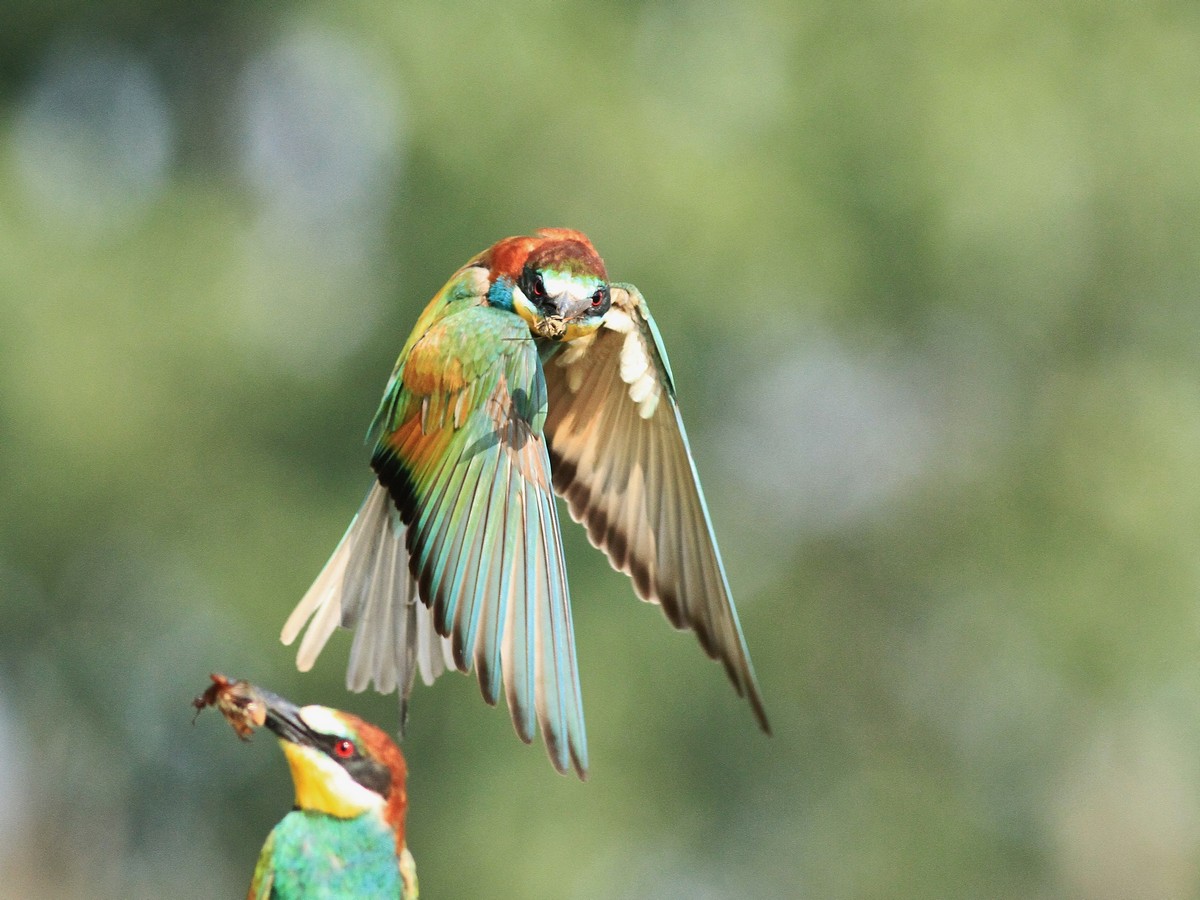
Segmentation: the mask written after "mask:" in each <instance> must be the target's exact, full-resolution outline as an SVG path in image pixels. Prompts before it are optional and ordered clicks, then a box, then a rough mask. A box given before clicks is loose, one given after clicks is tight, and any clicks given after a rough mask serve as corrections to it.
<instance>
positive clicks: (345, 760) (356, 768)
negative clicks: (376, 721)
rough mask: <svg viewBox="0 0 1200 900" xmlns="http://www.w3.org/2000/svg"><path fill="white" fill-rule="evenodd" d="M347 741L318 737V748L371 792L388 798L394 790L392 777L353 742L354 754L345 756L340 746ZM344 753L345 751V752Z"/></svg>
mask: <svg viewBox="0 0 1200 900" xmlns="http://www.w3.org/2000/svg"><path fill="white" fill-rule="evenodd" d="M345 740H346V739H345V738H343V737H339V736H338V735H335V734H319V735H316V743H317V746H318V747H320V749H321V750H322V751H323V752H324V753H325V755H326V756H328V757H329V758H330V759H332V760H333V761H334V762H335V763H337V764H338V765H339V766H341V767H342V768H343V769H345V770H346V771H347V772H349V773H350V777H351V778H353V779H354V780H355V781H357V782H358V783H359V784H361V785H362V786H363V787H365V788H366V789H367V790H369V791H374V792H375V793H377V794H379V795H380V796H382V797H383V798H385V799H386V798H387V796H388V794H389V793H391V790H392V776H391V773H390V772H388V770H387V766H385V765H384V764H383V763H381V762H378V761H376V760H374V759H372V758H371V757H369V756H364V755H363V753H362V751H361V750H360V749H359V748H358V745H357V744H355V743H354V742H353V741H351V742H350V743H351V745H352V746H353V747H354V752H353V753H351V754H350V755H349V756H343V755H342V753H341V752H339V745H340V744H342V742H343V741H345ZM343 752H344V751H343Z"/></svg>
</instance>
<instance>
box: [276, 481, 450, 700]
mask: <svg viewBox="0 0 1200 900" xmlns="http://www.w3.org/2000/svg"><path fill="white" fill-rule="evenodd" d="M306 622H307V623H308V630H307V631H306V632H305V634H304V638H303V640H301V642H300V649H299V651H298V652H297V654H296V666H297V668H299V669H300V670H301V671H302V672H306V671H308V670H309V669H311V668H312V666H313V663H315V662H316V660H317V657H318V656H319V655H320V653H321V651H322V649H324V647H325V644H326V643H327V642H328V640H329V637H330V635H332V634H333V632H334V630H335V629H336V628H337V627H338V626H339V625H341V626H342V627H344V628H352V629H354V631H355V634H354V642H353V644H352V645H351V648H350V660H349V664H348V665H347V667H346V687H347V688H349V689H350V690H352V691H363V690H366V688H367V687H368V686H370V685H371V684H372V683H373V684H374V686H375V689H376V690H378V691H379V692H380V693H383V694H388V693H391V692H392V691H394V690H397V689H399V691H400V702H401V709H402V710H404V709H405V708H406V706H407V700H408V695H409V692H410V691H411V690H412V685H413V682H414V679H415V676H416V674H417V672H418V670H419V671H420V673H421V678H422V680H424V681H425V683H426V684H432V683H433V681H434V679H436V678H437V677H438V676H439V675H441V674H442V672H444V671H446V669H447V668H454V664H453V658H452V656H451V653H450V642H449V639H447V638H443V637H441V636H440V635H438V633H437V632H436V631H435V630H434V627H433V616H432V614H431V612H430V611H429V609H428V608H427V607H426V606H425V604H423V603H421V602H420V600H419V599H418V596H417V584H416V581H415V580H414V579H413V577H412V575H411V573H410V572H409V565H408V551H407V549H406V548H405V527H404V525H403V523H402V522H401V521H400V517H399V515H398V514H397V513H396V510H395V507H394V506H393V505H392V502H391V499H390V497H389V496H388V493H387V490H386V488H384V487H383V486H382V485H381V484H378V483H377V484H375V485H374V486H373V487H372V488H371V491H370V492H369V493H368V494H367V498H366V500H364V501H363V505H362V507H361V508H360V509H359V511H358V514H357V515H356V516H355V517H354V520H353V521H352V522H351V523H350V527H349V528H348V529H347V530H346V534H345V535H344V536H343V537H342V540H341V543H339V544H338V546H337V549H336V550H334V551H333V555H332V556H331V557H330V558H329V562H327V563H326V564H325V568H324V569H322V570H321V574H320V575H318V576H317V580H316V581H315V582H313V585H312V587H311V588H309V590H308V593H306V594H305V595H304V597H303V598H302V599H301V600H300V602H299V603H298V604H297V605H296V608H295V610H293V612H292V614H291V615H290V616H288V620H287V622H286V623H285V624H284V626H283V632H282V633H281V635H280V639H281V640H282V641H283V643H285V644H291V643H292V642H293V641H295V639H296V638H297V637H298V636H299V634H300V632H301V630H303V629H304V627H305V623H306Z"/></svg>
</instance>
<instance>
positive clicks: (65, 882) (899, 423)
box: [0, 0, 1200, 900]
mask: <svg viewBox="0 0 1200 900" xmlns="http://www.w3.org/2000/svg"><path fill="white" fill-rule="evenodd" d="M4 19H5V23H4V27H3V28H2V29H0V474H2V479H0V510H2V513H0V514H2V518H0V747H3V748H4V750H3V764H0V872H2V873H3V877H2V879H0V896H2V897H6V898H7V897H12V898H25V897H33V896H53V897H61V898H129V897H175V898H209V897H234V896H240V895H241V893H242V892H243V891H244V890H245V886H246V884H247V882H248V880H249V876H250V872H251V869H252V867H253V862H254V859H255V857H256V854H257V852H258V849H259V846H260V844H261V841H262V839H263V837H264V836H265V835H266V833H267V831H268V830H269V828H270V827H271V825H272V824H273V823H274V822H275V821H276V820H278V818H279V817H280V816H281V815H282V814H283V813H284V812H285V811H286V810H287V809H288V808H289V805H290V802H291V787H290V783H289V780H288V775H287V770H286V766H285V764H284V761H283V759H282V756H281V754H280V753H279V751H278V750H277V749H276V747H275V746H274V745H273V741H271V740H269V739H267V738H266V737H265V736H262V737H260V738H259V739H257V740H255V741H254V742H253V743H252V744H251V745H249V746H246V745H243V744H241V743H239V742H238V741H237V740H236V739H235V738H234V736H233V734H232V733H231V731H230V730H229V728H228V727H226V726H225V724H224V723H223V722H222V721H221V720H220V718H219V717H218V716H216V715H215V714H213V713H211V712H210V713H208V714H206V715H204V716H201V717H200V719H199V720H198V721H197V722H196V723H195V725H194V726H193V724H192V721H191V719H192V715H191V713H192V710H191V708H190V706H189V701H190V700H191V698H192V697H193V696H194V695H195V694H196V693H198V692H199V691H200V690H201V689H203V688H204V686H205V684H206V680H207V676H208V673H209V672H210V671H213V670H218V671H223V672H226V673H228V674H231V675H236V676H241V677H246V678H249V679H252V680H254V681H256V682H258V683H260V684H262V685H264V686H267V687H270V688H272V689H274V690H276V691H278V692H280V693H283V694H285V695H287V696H289V697H291V698H293V699H295V700H298V701H301V702H322V703H327V704H332V705H336V706H341V707H344V708H348V709H350V710H353V711H355V712H358V713H360V714H362V715H364V716H366V717H368V718H370V719H373V720H375V721H377V722H379V723H380V724H382V725H384V726H385V727H388V728H391V727H394V725H395V721H396V707H395V699H394V697H381V696H378V695H376V694H373V693H372V694H364V695H349V694H347V693H346V691H345V690H344V688H343V687H342V676H343V668H344V664H345V657H346V651H347V649H348V647H349V640H348V638H347V637H346V636H342V637H341V638H340V639H339V640H336V641H335V642H334V644H333V645H332V646H331V648H330V649H329V650H327V651H326V653H325V655H324V657H323V658H322V659H321V661H320V663H319V664H318V666H317V668H316V670H314V672H312V673H310V674H308V675H304V676H301V675H299V674H298V673H296V672H295V670H294V666H293V662H292V660H293V651H292V650H291V649H288V648H284V647H283V646H281V645H280V644H279V642H278V640H277V634H278V630H279V627H280V625H281V624H282V621H283V619H284V617H285V615H286V614H287V612H288V611H289V610H290V609H291V608H292V606H293V604H294V603H295V602H296V600H297V599H298V598H299V597H300V596H301V594H302V593H303V592H304V590H305V589H306V588H307V586H308V585H309V583H310V581H311V579H312V578H313V577H314V576H315V575H316V573H317V572H318V571H319V569H320V568H321V566H322V564H323V563H324V561H325V559H326V557H327V555H328V554H329V552H330V551H331V550H332V549H333V547H334V545H335V543H336V542H337V540H338V538H339V537H340V535H341V533H342V531H343V529H344V528H345V526H346V524H347V522H348V521H349V519H350V516H351V515H352V513H353V512H354V510H355V509H356V507H357V505H358V503H359V501H360V500H361V498H362V496H363V494H364V493H365V490H366V487H367V485H368V483H369V473H368V469H367V457H368V451H367V448H365V447H364V446H363V444H362V437H363V433H364V431H365V429H366V426H367V423H368V421H369V420H370V418H371V415H372V413H373V412H374V409H375V404H376V402H377V400H378V397H379V394H380V392H381V391H382V388H383V384H384V381H385V380H386V377H387V375H388V373H389V371H390V369H391V365H392V363H393V360H394V358H395V355H396V353H397V352H398V350H399V348H400V346H401V344H402V343H403V340H404V338H405V336H406V335H407V333H408V330H409V328H410V327H411V325H412V323H413V321H414V320H415V317H416V315H417V313H418V311H419V310H420V309H421V308H422V306H423V305H424V304H425V302H426V301H427V299H428V298H429V297H430V296H431V295H432V294H433V292H434V291H435V290H436V289H437V288H438V287H439V286H440V285H441V284H442V283H443V282H444V281H445V279H446V278H447V277H448V276H449V275H450V273H451V272H453V271H454V269H455V268H457V267H458V266H459V265H460V264H462V263H463V262H464V261H465V260H466V259H467V258H469V257H470V256H471V255H472V254H474V253H476V252H478V251H479V250H481V249H483V248H484V247H486V246H488V245H489V244H491V243H492V242H493V241H495V240H497V239H499V238H500V237H503V236H505V235H509V234H515V233H522V232H527V231H529V230H531V229H534V228H536V227H539V226H542V225H562V226H569V227H574V228H579V229H582V230H584V231H586V232H587V233H588V234H589V235H590V236H591V237H592V239H593V240H594V241H595V243H596V245H597V247H598V248H599V249H600V252H601V253H602V254H603V255H604V257H605V259H606V261H607V263H608V266H609V271H610V272H611V273H612V275H613V277H614V278H617V279H620V280H628V281H632V282H635V283H636V284H638V285H639V286H640V287H641V289H642V290H643V292H644V293H645V295H646V297H647V298H648V299H649V302H650V304H651V306H652V308H653V309H654V311H655V313H656V315H657V317H658V320H659V324H660V325H661V328H662V331H663V333H664V335H665V336H666V341H667V345H668V347H669V349H670V352H671V355H672V361H673V363H674V368H675V372H676V375H677V380H678V382H679V390H680V396H681V402H682V406H683V411H684V415H685V418H686V420H687V422H688V423H689V428H690V430H691V436H692V443H693V445H694V447H695V451H696V455H697V459H698V466H699V469H700V472H701V474H702V476H703V479H704V484H705V487H706V489H707V492H708V496H709V501H710V505H711V507H712V513H713V518H714V521H715V525H716V529H717V532H718V535H719V536H720V539H721V545H722V548H723V550H724V553H725V557H726V563H727V566H728V569H729V575H730V578H731V581H732V584H733V587H734V593H735V596H736V598H737V602H738V607H739V610H740V612H741V617H742V622H743V625H744V627H745V630H746V635H747V639H748V641H749V644H750V648H751V651H752V653H753V656H754V659H755V662H756V665H757V669H758V674H759V678H760V680H761V683H762V687H763V691H764V694H765V696H766V699H767V705H768V709H769V711H770V713H771V714H772V717H773V722H774V726H775V731H776V733H775V736H774V737H773V738H770V739H767V738H764V737H763V736H762V735H761V734H759V733H758V732H757V731H756V729H755V727H754V724H753V720H752V718H751V715H750V712H749V710H748V708H747V707H746V706H745V705H744V704H743V703H741V702H740V701H738V699H737V698H736V697H735V696H734V694H733V691H732V690H731V689H730V687H729V685H728V684H727V683H726V681H725V679H724V676H723V674H722V672H721V670H720V668H719V667H718V666H716V665H715V664H713V663H711V662H709V661H707V660H706V659H705V658H704V657H703V654H702V653H701V652H700V651H699V649H698V648H697V645H696V642H695V641H694V639H693V638H692V637H691V636H687V635H678V634H675V633H673V632H672V631H671V630H670V628H669V627H668V626H667V625H666V624H665V622H664V621H663V619H662V616H661V614H660V613H659V612H658V611H657V610H655V609H653V608H651V607H648V606H644V605H642V604H639V603H637V602H636V600H635V599H634V596H633V593H632V590H631V588H630V586H629V585H628V583H627V580H626V579H625V578H624V577H623V576H620V575H617V574H615V573H613V572H611V571H610V570H609V568H608V566H607V563H606V562H605V560H604V558H603V557H602V556H601V555H600V554H599V553H597V552H595V551H592V550H591V548H590V547H589V546H588V545H587V542H586V539H585V538H584V535H583V533H582V530H581V529H579V528H578V527H577V526H574V525H570V523H567V524H568V526H569V527H568V529H567V532H568V533H567V544H568V546H567V551H568V564H569V568H570V572H571V579H572V586H573V594H574V603H575V625H576V633H577V637H578V646H579V654H580V666H581V674H582V679H583V688H584V697H585V704H586V709H587V717H588V731H589V736H590V745H591V762H592V777H591V779H590V781H589V782H588V783H586V784H580V783H578V782H577V781H575V780H572V779H567V778H562V777H559V776H557V775H555V774H554V772H553V771H552V770H551V768H550V766H549V764H548V762H547V760H546V757H545V753H544V751H543V750H542V749H541V748H540V747H537V746H535V747H533V748H527V747H525V746H523V745H522V744H521V743H520V742H519V741H518V740H517V739H516V738H515V737H514V735H513V731H512V726H511V725H510V723H509V721H508V717H507V714H506V713H505V712H504V711H503V710H495V709H489V708H487V707H486V706H485V705H484V704H483V703H481V702H480V700H479V696H478V690H477V687H476V686H475V684H474V683H473V681H471V680H469V679H466V678H463V677H459V676H447V677H446V678H443V679H442V680H441V681H440V682H439V683H438V684H437V685H436V686H435V687H434V688H431V689H430V688H424V687H418V688H417V691H416V693H415V695H414V702H413V711H412V720H411V731H410V736H409V737H408V739H407V740H406V742H405V745H404V747H405V751H406V753H407V755H408V758H409V761H410V766H411V770H412V777H411V781H410V795H411V815H410V824H409V827H410V846H411V848H412V850H413V852H414V854H415V856H416V859H417V862H418V867H419V871H420V875H421V882H422V887H423V888H424V893H423V896H426V897H428V898H434V900H436V898H470V897H483V896H487V897H495V898H504V897H514V898H517V897H520V898H571V900H593V898H596V900H598V898H608V897H647V898H685V897H686V898H696V897H701V898H775V897H814V898H834V900H837V898H893V897H922V898H923V897H956V898H959V897H979V898H1005V897H1008V898H1058V897H1062V898H1075V897H1088V898H1101V900H1103V898H1114V900H1116V898H1121V900H1128V898H1140V897H1145V898H1165V897H1186V896H1200V603H1198V598H1197V594H1198V591H1200V553H1198V552H1197V551H1198V549H1200V478H1198V477H1197V476H1198V473H1200V379H1198V373H1197V363H1198V361H1197V348H1198V345H1200V302H1197V301H1198V298H1197V284H1198V283H1200V277H1198V276H1200V5H1198V4H1196V3H1195V2H1187V3H1185V2H1177V3H1169V2H1163V3H1143V4H1089V3H1053V2H1051V3H1046V2H1030V0H1024V2H1022V0H1007V2H1005V0H1002V2H998V3H991V4H985V3H956V2H952V0H940V2H931V3H921V4H895V3H889V2H874V0H872V2H866V3H861V4H844V3H830V2H812V3H799V2H795V0H783V2H771V0H749V2H743V3H738V4H719V3H703V2H667V0H660V2H653V3H641V2H627V3H616V4H609V3H600V2H562V3H555V4H550V3H523V2H514V3H507V4H501V5H496V4H484V3H442V2H392V3H380V2H375V3H368V2H343V0H312V2H307V3H298V2H297V3H277V4H246V3H237V2H214V3H205V4H193V3H184V2H179V0H122V2H110V3H105V4H93V3H83V2H78V0H72V2H68V0H59V2H34V0H10V2H9V3H7V4H6V7H5V13H4Z"/></svg>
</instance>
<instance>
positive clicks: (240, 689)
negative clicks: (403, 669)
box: [195, 675, 417, 900]
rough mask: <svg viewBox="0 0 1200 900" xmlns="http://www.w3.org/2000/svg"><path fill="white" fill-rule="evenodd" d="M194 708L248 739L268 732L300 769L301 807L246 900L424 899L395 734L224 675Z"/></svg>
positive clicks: (266, 848) (257, 871)
mask: <svg viewBox="0 0 1200 900" xmlns="http://www.w3.org/2000/svg"><path fill="white" fill-rule="evenodd" d="M195 705H196V707H197V709H200V708H203V707H204V706H209V705H215V706H216V707H217V708H218V709H220V711H221V712H222V713H223V714H224V715H225V718H226V719H228V720H229V722H230V724H231V725H233V727H234V728H235V729H236V730H237V732H238V734H239V735H240V736H241V737H243V738H247V737H248V736H249V734H250V732H251V731H253V730H254V728H255V727H258V726H262V725H264V724H265V725H266V727H267V728H269V729H271V731H273V732H275V734H276V735H277V736H278V738H279V743H280V745H281V746H282V747H283V753H284V755H285V756H286V757H287V761H288V765H289V766H290V768H291V770H292V782H293V783H294V784H295V786H296V808H295V809H294V810H292V811H291V812H290V813H288V814H287V815H286V816H284V817H283V819H282V820H281V821H280V822H279V824H278V825H276V826H275V828H274V829H272V831H271V834H270V835H269V836H268V837H267V841H266V843H265V844H263V848H262V852H261V854H260V855H259V857H258V864H257V865H256V866H255V868H254V878H253V880H252V882H251V884H250V892H249V894H247V900H319V898H346V897H380V898H384V897H392V898H399V900H416V897H417V873H416V867H415V865H414V864H413V858H412V855H411V854H410V853H409V852H408V847H407V845H406V844H405V834H404V816H405V812H406V811H407V808H408V795H407V794H406V792H405V780H406V778H407V770H406V767H405V763H404V757H403V755H401V753H400V750H399V748H398V747H397V746H396V744H395V743H394V742H393V741H392V739H391V738H390V737H388V736H387V734H385V733H384V732H383V731H382V730H380V729H379V728H376V727H375V726H374V725H371V724H370V723H368V722H364V721H363V720H362V719H360V718H358V717H357V716H353V715H351V714H350V713H345V712H340V711H338V710H336V709H329V708H327V707H324V706H305V707H300V708H298V707H296V706H295V705H293V704H292V703H289V702H288V701H287V700H284V699H283V698H282V697H278V696H276V695H275V694H272V693H270V692H269V691H264V690H262V689H261V688H257V687H255V686H254V685H251V684H247V683H246V682H244V681H230V680H228V679H226V678H224V677H223V676H220V675H214V676H213V684H212V686H210V687H209V689H208V690H207V691H205V693H204V694H202V695H201V696H200V697H197V698H196V702H195Z"/></svg>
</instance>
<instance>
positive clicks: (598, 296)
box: [592, 291, 604, 306]
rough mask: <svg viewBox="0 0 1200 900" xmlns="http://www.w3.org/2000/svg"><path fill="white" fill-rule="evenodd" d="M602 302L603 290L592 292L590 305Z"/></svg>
mask: <svg viewBox="0 0 1200 900" xmlns="http://www.w3.org/2000/svg"><path fill="white" fill-rule="evenodd" d="M603 302H604V291H596V293H594V294H592V306H599V305H600V304H601V303H603Z"/></svg>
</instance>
